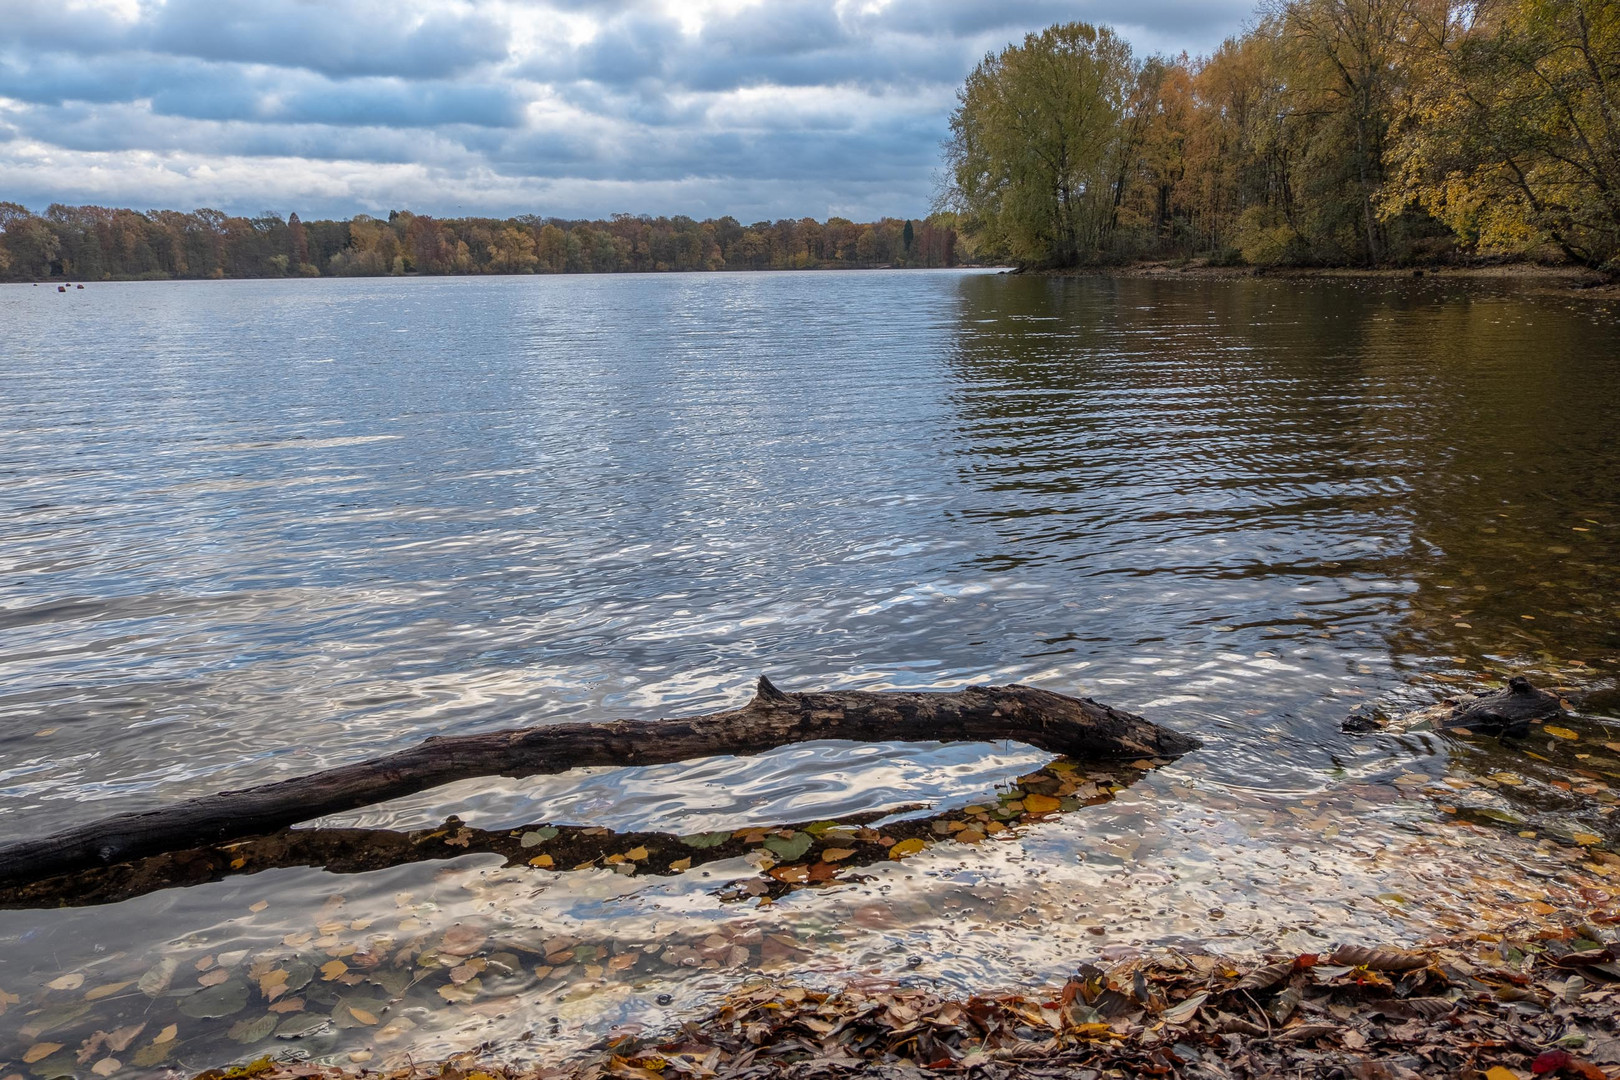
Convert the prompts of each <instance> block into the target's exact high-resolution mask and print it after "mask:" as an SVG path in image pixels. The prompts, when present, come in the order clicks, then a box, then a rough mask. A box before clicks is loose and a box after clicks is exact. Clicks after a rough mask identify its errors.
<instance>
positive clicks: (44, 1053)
mask: <svg viewBox="0 0 1620 1080" xmlns="http://www.w3.org/2000/svg"><path fill="white" fill-rule="evenodd" d="M60 1049H62V1044H61V1043H35V1044H34V1045H33V1046H30V1047H29V1048H28V1052H27V1053H26V1054H24V1055H23V1064H24V1065H32V1064H33V1063H34V1062H36V1061H43V1060H44V1059H46V1058H48V1057H50V1056H51V1055H52V1054H54V1053H56V1052H57V1051H58V1050H60Z"/></svg>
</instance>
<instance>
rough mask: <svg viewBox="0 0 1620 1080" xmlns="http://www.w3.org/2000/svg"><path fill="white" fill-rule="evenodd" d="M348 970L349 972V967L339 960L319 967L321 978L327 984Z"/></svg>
mask: <svg viewBox="0 0 1620 1080" xmlns="http://www.w3.org/2000/svg"><path fill="white" fill-rule="evenodd" d="M348 970H349V965H348V964H345V963H344V962H343V961H341V960H333V961H330V962H329V963H325V964H322V965H321V978H322V979H324V980H325V981H327V982H331V981H332V980H333V979H335V978H337V977H338V976H339V975H342V974H344V973H345V972H347V971H348Z"/></svg>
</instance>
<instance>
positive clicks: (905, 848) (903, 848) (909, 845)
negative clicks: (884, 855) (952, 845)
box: [889, 838, 928, 859]
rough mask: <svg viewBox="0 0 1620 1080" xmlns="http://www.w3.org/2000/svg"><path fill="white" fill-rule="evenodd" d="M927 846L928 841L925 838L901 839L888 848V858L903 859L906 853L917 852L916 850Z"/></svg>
mask: <svg viewBox="0 0 1620 1080" xmlns="http://www.w3.org/2000/svg"><path fill="white" fill-rule="evenodd" d="M927 846H928V841H926V840H919V839H916V838H913V839H911V840H902V841H900V842H899V843H898V844H896V845H894V846H893V847H892V848H890V849H889V858H891V859H904V858H905V857H906V856H907V855H915V854H917V852H919V851H921V850H922V849H923V848H925V847H927Z"/></svg>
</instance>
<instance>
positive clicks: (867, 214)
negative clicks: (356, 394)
mask: <svg viewBox="0 0 1620 1080" xmlns="http://www.w3.org/2000/svg"><path fill="white" fill-rule="evenodd" d="M1252 7H1253V0H1067V2H1060V0H598V2H595V3H592V2H588V0H0V200H11V201H16V202H21V203H23V204H24V205H26V206H29V207H30V208H32V209H34V210H43V209H44V207H45V205H46V204H47V203H50V202H73V203H80V202H94V203H101V204H115V205H120V206H133V207H135V208H137V209H148V208H154V207H176V208H184V209H190V208H193V207H197V206H212V207H214V208H217V209H222V210H227V211H231V212H237V213H256V212H259V211H261V210H274V211H276V212H278V213H282V214H285V213H286V212H288V211H290V210H297V211H299V212H300V213H301V214H303V215H304V216H305V217H310V216H315V215H340V216H348V215H350V214H353V213H357V212H367V213H377V212H380V211H386V210H388V209H391V208H405V207H408V208H411V209H414V210H417V211H419V212H426V213H432V214H437V215H441V216H450V215H455V214H458V213H494V214H501V215H505V214H513V213H538V214H542V215H548V216H549V215H559V216H566V217H574V216H579V217H601V216H606V215H608V214H611V213H614V212H617V211H627V212H631V213H653V214H673V213H686V214H691V215H692V216H694V217H708V216H718V215H721V214H733V215H735V216H737V217H739V218H741V219H742V220H744V221H752V220H759V219H764V218H778V217H801V216H805V215H810V216H814V217H818V218H824V217H827V216H828V215H831V214H838V215H843V216H846V217H853V218H856V219H871V218H875V217H879V216H883V215H886V214H891V215H896V216H912V217H915V216H919V215H921V214H923V213H924V212H925V211H926V209H927V206H928V201H929V197H930V193H931V191H932V186H933V176H934V173H935V171H936V170H937V168H938V161H939V142H940V140H941V139H942V138H943V137H944V136H945V133H946V118H947V116H948V115H949V113H950V110H951V108H952V106H953V104H954V100H955V98H954V95H955V92H956V88H957V87H958V86H959V85H960V84H961V81H962V79H963V77H964V76H965V75H966V74H967V73H968V71H969V70H971V69H972V67H973V65H974V63H975V62H977V60H978V59H979V58H980V57H982V56H983V55H984V54H985V53H986V52H987V51H990V50H993V49H999V48H1001V47H1002V46H1004V45H1005V44H1007V43H1008V42H1009V41H1012V40H1014V39H1016V38H1018V37H1021V36H1022V35H1023V34H1024V33H1025V32H1026V31H1029V30H1037V29H1040V28H1041V27H1044V26H1046V25H1049V24H1051V23H1053V22H1059V21H1067V20H1071V19H1085V20H1088V21H1091V22H1101V23H1109V24H1111V25H1113V26H1114V27H1115V28H1116V29H1118V30H1119V31H1120V32H1121V33H1122V34H1124V35H1125V36H1126V37H1127V38H1128V39H1129V40H1130V41H1131V42H1132V43H1133V44H1134V46H1135V47H1136V49H1137V51H1138V53H1149V52H1160V51H1163V52H1179V51H1181V50H1183V49H1185V50H1188V51H1191V52H1194V53H1197V52H1207V51H1209V50H1210V49H1212V48H1213V47H1214V46H1215V45H1217V44H1218V43H1219V42H1220V40H1221V39H1222V38H1223V37H1225V36H1227V35H1228V34H1231V33H1234V32H1236V31H1237V30H1239V29H1240V28H1241V27H1242V25H1243V23H1244V20H1245V19H1246V18H1247V16H1248V14H1249V12H1250V11H1251V10H1252Z"/></svg>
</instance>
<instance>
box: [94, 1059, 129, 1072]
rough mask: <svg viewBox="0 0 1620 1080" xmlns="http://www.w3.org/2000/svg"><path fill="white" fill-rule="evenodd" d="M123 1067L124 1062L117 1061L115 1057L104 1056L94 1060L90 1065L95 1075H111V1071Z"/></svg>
mask: <svg viewBox="0 0 1620 1080" xmlns="http://www.w3.org/2000/svg"><path fill="white" fill-rule="evenodd" d="M123 1067H124V1063H123V1062H122V1061H119V1060H118V1059H117V1058H110V1057H105V1058H102V1059H101V1060H100V1061H98V1062H96V1063H95V1064H94V1065H92V1066H90V1071H91V1072H93V1073H95V1074H96V1075H97V1076H111V1075H112V1074H113V1073H115V1072H117V1071H118V1070H119V1069H122V1068H123Z"/></svg>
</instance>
